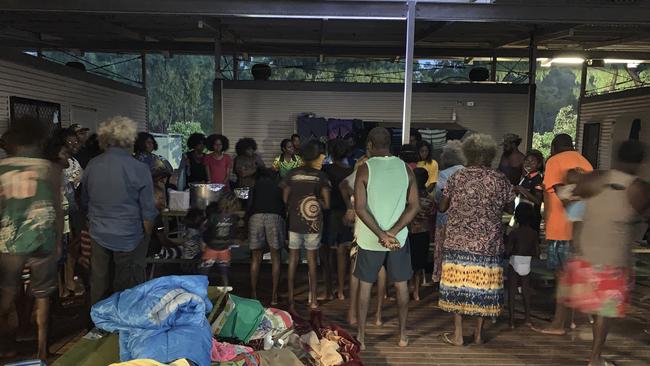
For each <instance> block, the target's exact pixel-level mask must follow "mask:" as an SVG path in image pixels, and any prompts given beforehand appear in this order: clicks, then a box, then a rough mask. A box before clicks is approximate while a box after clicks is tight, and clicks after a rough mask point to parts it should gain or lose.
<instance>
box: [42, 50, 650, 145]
mask: <svg viewBox="0 0 650 366" xmlns="http://www.w3.org/2000/svg"><path fill="white" fill-rule="evenodd" d="M45 56H46V57H48V58H50V59H53V60H56V61H59V62H67V61H77V62H82V63H84V64H85V65H86V69H87V70H88V71H91V72H95V73H100V74H102V75H104V76H107V77H111V78H114V79H117V80H120V81H122V82H128V83H131V84H137V83H139V82H140V81H141V80H142V75H141V74H142V68H141V64H140V57H139V56H138V55H113V54H96V53H87V54H84V55H83V56H78V55H74V54H70V53H63V52H48V53H46V54H45ZM146 60H147V63H146V70H147V95H148V115H149V126H150V129H151V130H152V131H155V132H163V133H164V132H175V133H181V134H184V135H185V134H189V133H191V132H190V131H192V132H194V131H204V132H206V133H209V132H211V131H212V129H213V126H212V107H213V106H212V82H213V80H214V75H215V70H214V62H213V58H212V57H211V56H180V55H173V56H172V57H164V56H162V55H147V57H146ZM468 61H469V60H468ZM236 62H237V66H238V67H237V68H238V70H239V73H238V79H241V80H250V79H252V78H253V77H252V74H251V72H250V68H251V67H252V66H253V65H254V64H256V63H266V64H268V65H269V66H270V67H271V68H272V75H271V80H301V81H327V82H363V83H400V82H402V80H403V77H404V63H403V60H399V59H394V60H387V59H383V60H368V59H350V58H346V59H336V58H327V59H324V60H322V62H321V61H320V60H318V59H317V58H289V57H275V58H271V57H255V58H250V59H246V60H238V61H236ZM479 66H480V67H485V68H488V69H489V68H490V66H489V63H488V62H484V61H474V62H472V63H471V64H469V63H466V62H464V61H462V60H419V61H418V62H417V63H416V64H415V65H414V74H413V75H414V81H415V82H417V83H428V82H454V81H467V80H469V71H470V70H471V68H473V67H479ZM232 70H233V59H232V57H224V58H222V70H221V71H222V75H223V77H224V78H225V79H232V78H233V72H232ZM527 72H528V62H527V61H526V60H525V59H522V60H519V61H499V62H498V64H497V77H496V79H497V81H501V82H511V83H526V82H528V75H527ZM536 83H537V94H536V98H537V100H536V111H535V134H534V147H535V148H538V149H540V150H542V151H543V152H544V153H545V154H547V152H548V150H549V147H550V140H551V139H552V136H553V134H555V133H558V132H566V133H569V134H571V135H572V136H575V119H576V110H577V105H578V96H579V87H580V67H579V66H558V65H553V67H550V68H544V67H539V68H538V72H537V77H536ZM647 83H650V67H649V65H646V64H641V65H639V66H638V67H637V68H636V69H628V68H626V67H625V65H606V67H604V68H590V69H589V73H588V78H587V90H588V92H593V93H603V92H611V91H616V90H621V89H626V88H630V87H635V86H641V85H646V84H647ZM188 121H191V122H188Z"/></svg>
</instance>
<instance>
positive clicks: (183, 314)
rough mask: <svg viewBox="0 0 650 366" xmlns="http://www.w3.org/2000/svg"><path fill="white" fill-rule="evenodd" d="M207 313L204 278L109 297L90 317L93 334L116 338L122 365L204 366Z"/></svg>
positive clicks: (170, 280) (156, 283)
mask: <svg viewBox="0 0 650 366" xmlns="http://www.w3.org/2000/svg"><path fill="white" fill-rule="evenodd" d="M211 310H212V303H211V302H210V300H209V299H208V278H207V277H206V276H167V277H160V278H156V279H154V280H151V281H149V282H145V283H143V284H142V285H139V286H136V287H134V288H131V289H128V290H125V291H122V292H118V293H116V294H113V295H112V296H111V297H109V298H107V299H105V300H102V301H100V302H98V303H97V304H95V305H94V306H93V307H92V309H91V311H90V315H91V317H92V319H93V322H94V323H95V325H96V326H97V327H98V328H100V329H103V330H105V331H108V332H119V335H120V360H121V361H130V360H133V359H141V358H149V359H154V360H156V361H158V362H162V363H171V362H173V361H175V360H177V359H179V358H186V359H188V360H191V361H193V362H194V363H196V364H198V365H199V366H209V365H210V348H211V347H212V332H211V329H210V324H209V323H208V320H207V318H206V313H209V312H210V311H211Z"/></svg>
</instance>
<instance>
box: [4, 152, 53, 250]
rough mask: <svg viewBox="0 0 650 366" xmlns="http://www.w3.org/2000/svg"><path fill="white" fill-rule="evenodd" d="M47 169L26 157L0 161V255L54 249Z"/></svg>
mask: <svg viewBox="0 0 650 366" xmlns="http://www.w3.org/2000/svg"><path fill="white" fill-rule="evenodd" d="M51 166H52V165H51V163H50V162H49V161H47V160H44V159H37V158H32V157H27V156H17V157H11V158H6V159H3V160H0V217H1V218H0V253H10V254H23V253H30V252H33V251H35V250H37V249H45V250H47V251H53V250H54V249H55V245H56V212H55V209H54V199H55V197H54V192H53V190H52V187H51V185H50V183H49V175H50V169H51Z"/></svg>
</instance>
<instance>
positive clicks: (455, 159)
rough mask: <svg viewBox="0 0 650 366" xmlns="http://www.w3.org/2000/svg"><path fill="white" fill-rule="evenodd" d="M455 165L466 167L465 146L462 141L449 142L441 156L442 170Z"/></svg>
mask: <svg viewBox="0 0 650 366" xmlns="http://www.w3.org/2000/svg"><path fill="white" fill-rule="evenodd" d="M455 165H465V156H464V155H463V144H462V142H460V140H449V141H447V144H446V145H445V146H444V147H443V148H442V153H441V154H440V169H447V168H449V167H452V166H455Z"/></svg>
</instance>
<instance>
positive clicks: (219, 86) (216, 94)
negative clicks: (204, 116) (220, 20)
mask: <svg viewBox="0 0 650 366" xmlns="http://www.w3.org/2000/svg"><path fill="white" fill-rule="evenodd" d="M212 120H213V123H214V132H215V133H223V75H222V73H221V32H219V34H218V35H217V37H216V38H215V40H214V81H213V82H212Z"/></svg>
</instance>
